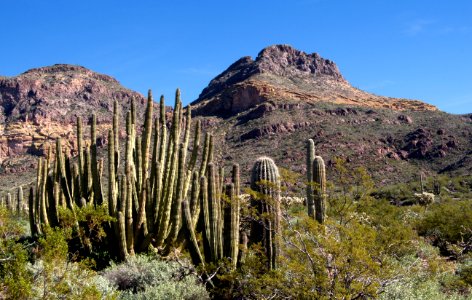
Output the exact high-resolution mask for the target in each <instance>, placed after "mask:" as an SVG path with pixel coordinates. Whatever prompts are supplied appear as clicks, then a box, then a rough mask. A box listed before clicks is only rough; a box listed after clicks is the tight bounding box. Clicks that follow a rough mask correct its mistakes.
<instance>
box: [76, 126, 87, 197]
mask: <svg viewBox="0 0 472 300" xmlns="http://www.w3.org/2000/svg"><path fill="white" fill-rule="evenodd" d="M82 135H83V134H82V118H81V117H77V152H78V160H79V169H78V171H79V185H78V187H77V188H78V189H79V190H80V193H79V194H80V195H81V196H82V195H85V194H86V191H85V175H84V165H85V163H84V152H83V148H84V146H83V137H82Z"/></svg>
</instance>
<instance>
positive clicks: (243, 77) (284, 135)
mask: <svg viewBox="0 0 472 300" xmlns="http://www.w3.org/2000/svg"><path fill="white" fill-rule="evenodd" d="M192 106H193V110H194V112H195V113H194V114H195V115H196V116H199V117H200V118H202V119H203V121H204V124H207V128H208V129H209V130H212V131H213V132H214V133H215V135H216V140H217V143H216V144H217V145H219V146H220V147H219V151H220V156H221V158H222V159H229V160H235V161H238V162H242V164H243V168H246V169H249V168H250V166H251V164H252V161H253V160H254V158H255V157H256V156H259V155H269V156H271V157H274V158H275V159H276V161H277V163H279V164H280V165H281V166H284V167H286V168H289V169H291V170H293V171H297V172H304V168H305V166H304V155H305V148H304V147H305V146H304V145H305V141H306V139H308V138H313V139H314V140H315V143H316V147H317V153H319V155H322V156H323V157H325V159H326V160H327V162H328V165H329V166H332V165H333V164H335V158H343V159H344V160H346V161H347V163H348V165H349V166H350V167H357V166H365V167H366V168H367V169H368V170H369V171H370V173H371V174H372V175H373V176H374V178H375V179H377V180H379V181H383V182H385V183H388V182H395V181H408V180H409V179H411V178H413V177H415V176H417V174H419V172H420V171H421V172H425V173H427V174H435V173H437V172H441V171H448V172H450V171H453V172H458V173H464V172H466V171H467V170H470V167H471V166H470V159H469V160H467V159H466V158H465V157H466V156H467V155H468V154H467V153H469V152H470V150H471V149H472V120H471V119H470V117H468V116H457V115H451V114H447V113H444V112H441V111H439V110H438V109H437V108H436V107H434V106H432V105H429V104H427V103H424V102H421V101H416V100H407V99H397V98H390V97H383V96H377V95H372V94H369V93H367V92H364V91H361V90H359V89H356V88H353V87H352V86H351V85H350V84H349V83H348V81H347V80H346V79H344V77H343V76H342V75H341V73H340V72H339V70H338V68H337V66H336V65H335V64H334V63H333V62H332V61H330V60H326V59H323V58H321V57H320V56H319V55H318V54H306V53H304V52H302V51H299V50H296V49H293V48H291V47H290V46H287V45H275V46H270V47H268V48H266V49H263V50H262V51H261V52H260V53H259V55H258V56H257V58H256V59H255V60H253V59H251V58H250V57H243V58H242V59H240V60H238V61H237V62H235V63H234V64H232V65H231V66H230V67H229V68H228V69H227V70H225V71H224V72H223V73H222V74H220V75H218V76H217V77H215V79H213V80H212V81H211V82H210V84H209V85H208V87H207V88H205V89H204V90H203V91H202V93H201V95H200V97H199V98H198V99H197V100H195V101H194V102H193V103H192Z"/></svg>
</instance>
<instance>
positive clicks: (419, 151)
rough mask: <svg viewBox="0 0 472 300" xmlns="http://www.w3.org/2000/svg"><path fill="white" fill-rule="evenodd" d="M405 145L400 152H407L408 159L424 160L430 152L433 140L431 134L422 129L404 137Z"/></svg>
mask: <svg viewBox="0 0 472 300" xmlns="http://www.w3.org/2000/svg"><path fill="white" fill-rule="evenodd" d="M405 142H406V145H405V146H404V147H403V149H402V150H405V151H407V152H408V157H409V158H418V159H424V158H427V156H428V153H429V152H430V151H431V150H432V146H433V140H432V139H431V133H430V132H429V131H427V130H425V129H423V128H419V129H417V130H415V131H413V132H410V133H409V134H407V135H406V137H405Z"/></svg>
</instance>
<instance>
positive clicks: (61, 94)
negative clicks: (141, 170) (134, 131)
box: [0, 64, 145, 172]
mask: <svg viewBox="0 0 472 300" xmlns="http://www.w3.org/2000/svg"><path fill="white" fill-rule="evenodd" d="M131 99H135V102H136V105H137V106H138V107H141V106H144V104H145V102H144V100H145V99H144V97H143V96H142V95H141V94H138V93H136V92H134V91H131V90H129V89H126V88H124V87H123V86H121V84H120V83H119V82H118V81H117V80H116V79H114V78H112V77H110V76H107V75H103V74H99V73H96V72H93V71H91V70H89V69H86V68H84V67H81V66H75V65H65V64H57V65H53V66H48V67H42V68H36V69H31V70H28V71H26V72H24V73H23V74H20V75H18V76H15V77H0V132H1V137H0V163H1V164H2V169H4V170H6V171H8V172H18V171H24V170H25V168H26V166H27V165H25V164H26V162H25V161H24V159H25V158H27V157H28V154H31V155H42V154H44V152H45V150H46V149H47V147H48V145H50V144H54V140H55V139H56V138H57V137H62V138H63V140H64V147H65V149H67V150H68V151H71V152H72V153H73V152H74V151H75V150H76V138H75V136H76V135H75V130H76V127H75V124H76V118H77V117H78V116H81V117H82V120H83V121H84V122H88V121H89V120H90V117H91V115H92V113H95V114H96V115H97V130H98V132H99V136H106V134H104V133H105V132H106V130H107V129H108V128H110V124H111V119H112V112H113V103H114V100H117V101H118V103H119V104H120V106H121V107H122V109H124V111H127V110H128V108H129V103H130V100H131ZM137 111H143V110H140V109H138V110H137ZM84 133H85V135H86V136H87V135H88V130H87V127H84ZM100 133H101V134H100ZM123 134H124V132H123ZM99 143H100V144H105V143H106V140H105V139H104V138H100V140H99Z"/></svg>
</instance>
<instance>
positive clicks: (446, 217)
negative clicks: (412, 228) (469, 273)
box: [416, 200, 472, 256]
mask: <svg viewBox="0 0 472 300" xmlns="http://www.w3.org/2000/svg"><path fill="white" fill-rule="evenodd" d="M416 228H417V230H418V233H419V234H420V235H422V236H425V237H427V238H428V239H430V240H431V241H432V243H433V245H435V246H438V247H439V249H440V250H441V252H442V253H443V254H445V255H455V256H457V255H462V254H464V253H466V252H468V251H469V248H470V246H467V245H470V243H471V241H472V203H471V201H470V200H449V201H444V202H443V203H440V204H434V205H431V207H430V208H429V210H428V211H427V212H426V213H425V214H424V216H423V218H421V219H420V220H419V221H418V222H417V224H416Z"/></svg>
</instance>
